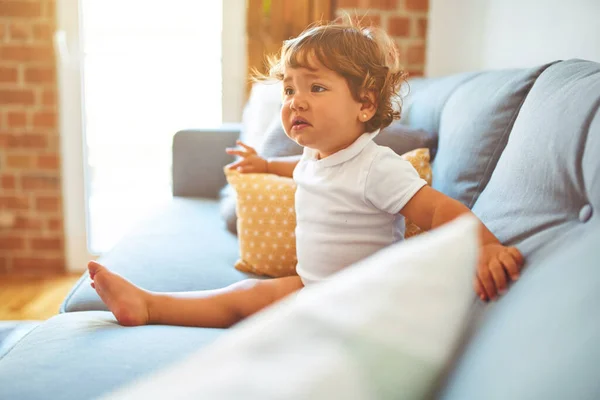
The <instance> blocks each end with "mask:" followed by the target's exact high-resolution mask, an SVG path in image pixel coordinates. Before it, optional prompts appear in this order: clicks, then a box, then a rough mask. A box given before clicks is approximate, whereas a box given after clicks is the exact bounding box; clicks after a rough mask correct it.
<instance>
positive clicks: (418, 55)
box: [406, 44, 425, 65]
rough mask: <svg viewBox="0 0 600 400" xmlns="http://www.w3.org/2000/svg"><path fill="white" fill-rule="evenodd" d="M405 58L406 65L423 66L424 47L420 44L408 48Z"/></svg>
mask: <svg viewBox="0 0 600 400" xmlns="http://www.w3.org/2000/svg"><path fill="white" fill-rule="evenodd" d="M406 58H407V63H408V64H419V65H421V64H425V46H423V45H420V44H418V45H411V46H409V47H408V51H407V53H406Z"/></svg>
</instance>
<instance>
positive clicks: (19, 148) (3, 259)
mask: <svg viewBox="0 0 600 400" xmlns="http://www.w3.org/2000/svg"><path fill="white" fill-rule="evenodd" d="M55 29H56V4H55V1H54V0H1V1H0V213H2V212H4V213H6V212H8V213H11V214H13V215H14V216H15V220H14V226H13V227H11V228H2V227H0V273H6V272H11V273H12V272H17V273H35V274H43V273H51V272H57V271H62V270H64V249H63V247H64V246H63V242H64V238H63V236H64V234H63V217H62V203H61V178H60V154H59V147H60V142H59V133H58V113H57V83H56V65H55V64H56V62H55V55H54V49H53V44H52V35H53V32H54V31H55Z"/></svg>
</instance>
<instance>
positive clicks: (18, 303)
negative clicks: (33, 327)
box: [0, 274, 81, 321]
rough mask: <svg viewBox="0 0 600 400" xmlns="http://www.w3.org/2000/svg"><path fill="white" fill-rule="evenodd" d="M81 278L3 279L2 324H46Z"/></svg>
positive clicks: (0, 278)
mask: <svg viewBox="0 0 600 400" xmlns="http://www.w3.org/2000/svg"><path fill="white" fill-rule="evenodd" d="M80 276H81V275H80V274H77V275H62V276H47V277H26V276H10V275H7V276H5V275H0V321H3V320H4V321H6V320H45V319H48V318H50V317H52V316H53V315H56V314H58V309H59V307H60V304H61V303H62V301H63V300H64V298H65V296H66V295H67V293H68V292H69V290H70V289H71V287H72V286H73V285H74V284H75V282H76V281H77V280H78V279H79V277H80Z"/></svg>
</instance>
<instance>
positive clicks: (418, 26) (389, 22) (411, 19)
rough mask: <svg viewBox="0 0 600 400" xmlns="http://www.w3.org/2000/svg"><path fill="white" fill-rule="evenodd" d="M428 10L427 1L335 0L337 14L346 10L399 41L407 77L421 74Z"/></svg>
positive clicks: (423, 63) (423, 65)
mask: <svg viewBox="0 0 600 400" xmlns="http://www.w3.org/2000/svg"><path fill="white" fill-rule="evenodd" d="M428 11H429V1H428V0H337V8H336V15H337V16H340V15H342V13H344V12H347V13H348V14H350V15H351V16H353V17H354V16H357V17H358V18H360V19H362V20H363V21H364V22H365V23H366V24H370V23H372V24H374V25H377V26H380V27H381V28H383V29H385V30H386V32H388V33H389V34H390V35H391V36H392V37H394V39H395V41H396V43H397V44H398V47H399V49H400V55H401V58H402V64H403V65H404V68H405V70H406V71H408V73H409V76H422V75H423V71H424V70H425V46H426V35H427V15H428Z"/></svg>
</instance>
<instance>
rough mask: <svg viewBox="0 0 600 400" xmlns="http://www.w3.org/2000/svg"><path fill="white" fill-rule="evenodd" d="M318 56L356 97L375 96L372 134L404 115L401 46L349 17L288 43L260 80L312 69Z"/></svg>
mask: <svg viewBox="0 0 600 400" xmlns="http://www.w3.org/2000/svg"><path fill="white" fill-rule="evenodd" d="M311 57H315V58H316V59H317V60H318V61H319V62H320V63H321V64H322V65H324V66H325V67H327V68H329V69H331V70H332V71H335V72H336V73H338V74H340V75H341V76H343V77H344V78H345V79H346V81H347V82H348V86H349V87H350V92H351V93H352V97H353V98H354V99H355V100H356V101H358V102H362V103H368V102H371V100H369V97H367V96H366V95H365V94H366V93H372V94H373V95H374V96H373V97H374V98H375V104H374V106H375V108H376V111H375V115H374V116H373V117H372V118H371V119H370V120H369V121H367V122H366V123H365V129H366V131H367V132H372V131H374V130H376V129H381V128H385V127H386V126H388V125H390V124H391V123H392V121H393V120H395V119H399V118H400V113H401V109H402V101H401V97H400V87H401V85H402V83H403V82H405V81H406V77H407V74H406V73H405V72H404V70H403V69H402V67H401V65H400V61H399V56H398V48H397V46H396V44H395V43H394V42H393V40H392V39H391V38H390V37H389V36H388V35H387V33H385V32H384V31H382V30H381V29H379V28H376V27H372V26H369V27H363V26H361V24H360V22H357V21H353V20H352V19H351V18H349V17H346V18H344V19H343V20H342V21H339V22H333V23H317V24H314V25H312V26H310V27H309V28H307V29H306V30H305V31H304V32H302V33H301V34H300V35H299V36H297V37H296V38H293V39H289V40H286V41H284V43H283V47H282V49H281V54H280V55H279V56H270V57H268V58H267V63H268V67H269V72H268V74H261V73H258V72H257V71H254V77H253V79H254V80H255V81H265V80H272V79H273V78H275V79H277V80H283V71H284V69H285V67H290V68H299V67H308V68H312V66H311V65H310V58H311Z"/></svg>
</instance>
